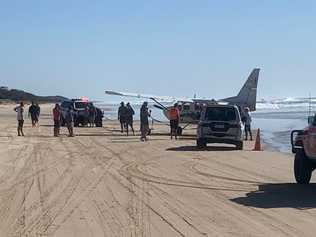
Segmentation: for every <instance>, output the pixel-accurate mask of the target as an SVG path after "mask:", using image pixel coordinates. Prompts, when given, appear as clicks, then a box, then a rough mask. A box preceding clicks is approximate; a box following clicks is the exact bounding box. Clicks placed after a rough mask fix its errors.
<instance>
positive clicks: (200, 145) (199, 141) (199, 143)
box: [196, 138, 207, 149]
mask: <svg viewBox="0 0 316 237" xmlns="http://www.w3.org/2000/svg"><path fill="white" fill-rule="evenodd" d="M196 146H197V147H198V148H199V149H204V148H206V146H207V142H206V141H205V140H204V139H202V138H199V139H197V140H196Z"/></svg>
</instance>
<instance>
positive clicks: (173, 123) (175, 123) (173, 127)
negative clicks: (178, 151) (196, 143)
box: [169, 103, 180, 139]
mask: <svg viewBox="0 0 316 237" xmlns="http://www.w3.org/2000/svg"><path fill="white" fill-rule="evenodd" d="M169 119H170V139H172V138H173V136H174V137H175V139H178V135H177V131H178V127H179V121H180V111H179V109H178V104H177V103H176V104H174V106H173V107H172V108H171V109H170V110H169Z"/></svg>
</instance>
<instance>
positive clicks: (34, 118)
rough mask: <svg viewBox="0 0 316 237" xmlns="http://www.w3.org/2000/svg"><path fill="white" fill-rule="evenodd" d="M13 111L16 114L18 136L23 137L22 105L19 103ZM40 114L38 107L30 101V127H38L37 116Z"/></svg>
mask: <svg viewBox="0 0 316 237" xmlns="http://www.w3.org/2000/svg"><path fill="white" fill-rule="evenodd" d="M14 111H15V112H16V113H17V120H18V136H24V132H23V126H24V103H23V102H21V103H20V104H19V105H18V106H17V107H15V108H14ZM40 113H41V108H40V106H39V105H38V104H37V103H36V104H35V103H34V101H32V105H31V106H30V107H29V114H28V115H29V117H31V121H32V126H33V127H35V126H36V125H38V122H39V116H40Z"/></svg>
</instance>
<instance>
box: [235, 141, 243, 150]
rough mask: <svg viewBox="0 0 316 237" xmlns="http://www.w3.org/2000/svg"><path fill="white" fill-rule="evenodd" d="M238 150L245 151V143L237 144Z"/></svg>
mask: <svg viewBox="0 0 316 237" xmlns="http://www.w3.org/2000/svg"><path fill="white" fill-rule="evenodd" d="M236 149H237V150H243V149H244V143H243V142H237V143H236Z"/></svg>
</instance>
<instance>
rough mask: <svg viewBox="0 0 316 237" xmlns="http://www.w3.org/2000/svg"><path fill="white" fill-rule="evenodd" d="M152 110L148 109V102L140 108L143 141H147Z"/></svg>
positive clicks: (141, 138)
mask: <svg viewBox="0 0 316 237" xmlns="http://www.w3.org/2000/svg"><path fill="white" fill-rule="evenodd" d="M149 117H150V112H149V111H148V103H147V102H144V103H143V105H142V107H141V108H140V131H141V137H140V140H141V141H147V137H146V136H147V135H148V132H149V121H148V118H149Z"/></svg>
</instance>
